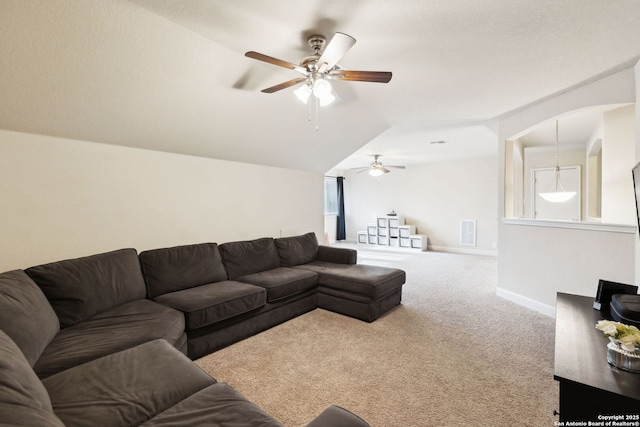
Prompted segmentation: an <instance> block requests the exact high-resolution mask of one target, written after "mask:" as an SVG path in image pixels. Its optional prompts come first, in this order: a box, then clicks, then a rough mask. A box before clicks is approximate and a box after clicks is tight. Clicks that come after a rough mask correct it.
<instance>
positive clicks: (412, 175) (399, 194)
mask: <svg viewBox="0 0 640 427" xmlns="http://www.w3.org/2000/svg"><path fill="white" fill-rule="evenodd" d="M345 176H346V180H345V214H346V217H347V238H348V239H349V240H355V239H356V233H357V232H358V231H364V230H366V226H367V224H371V223H375V218H376V216H377V215H384V214H386V213H388V212H391V211H392V210H395V211H396V213H398V215H401V216H404V217H405V222H406V223H407V224H413V225H416V227H417V232H418V233H420V234H426V235H428V237H429V247H430V249H433V248H435V249H439V250H450V251H461V252H479V253H486V254H495V251H496V249H495V248H494V245H493V243H494V242H496V239H497V218H496V207H497V203H498V195H497V193H496V187H497V185H498V171H497V158H495V157H489V158H479V159H470V160H460V161H450V162H438V163H429V164H424V165H409V166H407V168H406V169H404V170H393V171H392V172H391V173H388V174H385V175H383V176H380V177H378V178H376V177H372V176H370V175H369V174H367V173H361V174H356V173H353V172H347V173H346V175H345ZM461 219H475V220H476V221H477V223H476V229H477V246H462V245H460V237H459V236H460V220H461Z"/></svg>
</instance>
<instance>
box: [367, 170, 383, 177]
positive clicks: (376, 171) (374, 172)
mask: <svg viewBox="0 0 640 427" xmlns="http://www.w3.org/2000/svg"><path fill="white" fill-rule="evenodd" d="M383 173H384V170H382V169H380V168H373V169H371V170H369V175H371V176H380V175H382V174H383Z"/></svg>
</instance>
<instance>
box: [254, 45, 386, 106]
mask: <svg viewBox="0 0 640 427" xmlns="http://www.w3.org/2000/svg"><path fill="white" fill-rule="evenodd" d="M326 41H327V40H326V38H325V37H324V36H322V35H318V34H316V35H312V36H310V37H309V38H308V39H307V43H308V44H309V46H311V48H312V49H313V55H311V56H307V57H306V58H304V59H303V60H302V61H301V62H300V65H296V64H293V63H291V62H287V61H283V60H281V59H277V58H273V57H271V56H267V55H264V54H262V53H258V52H254V51H249V52H247V53H245V56H246V57H248V58H252V59H256V60H258V61H263V62H267V63H269V64H273V65H277V66H279V67H284V68H288V69H290V70H294V71H297V72H298V73H300V74H302V77H298V78H295V79H292V80H288V81H286V82H284V83H280V84H277V85H275V86H271V87H268V88H266V89H262V91H261V92H264V93H273V92H277V91H279V90H282V89H286V88H288V87H291V86H295V85H298V84H301V83H304V86H301V87H300V88H299V89H298V90H296V96H298V98H300V99H301V100H303V101H304V102H307V101H308V99H309V97H310V96H311V94H313V95H314V96H315V97H316V98H318V100H319V101H320V104H321V105H326V104H329V103H331V102H332V101H333V100H334V99H335V97H333V95H331V85H330V84H329V82H328V80H348V81H360V82H375V83H388V82H389V80H391V72H389V71H354V70H344V69H342V68H340V66H339V65H338V61H340V59H342V57H343V56H344V55H345V54H346V53H347V51H348V50H349V49H351V47H352V46H353V45H354V44H355V42H356V39H354V38H353V37H351V36H349V35H347V34H344V33H335V34H334V36H333V37H332V38H331V40H330V41H329V43H328V44H327V43H326ZM325 44H326V48H325Z"/></svg>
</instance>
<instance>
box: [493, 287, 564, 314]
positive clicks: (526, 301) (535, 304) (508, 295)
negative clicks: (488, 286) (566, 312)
mask: <svg viewBox="0 0 640 427" xmlns="http://www.w3.org/2000/svg"><path fill="white" fill-rule="evenodd" d="M496 295H498V296H499V297H501V298H504V299H508V300H509V301H512V302H515V303H516V304H518V305H521V306H523V307H526V308H529V309H531V310H534V311H537V312H538V313H542V314H544V315H545V316H549V317H553V318H555V317H556V308H555V307H553V306H550V305H547V304H543V303H541V302H539V301H536V300H534V299H531V298H528V297H525V296H522V295H520V294H516V293H515V292H511V291H508V290H506V289H502V288H496Z"/></svg>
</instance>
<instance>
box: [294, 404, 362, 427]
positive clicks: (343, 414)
mask: <svg viewBox="0 0 640 427" xmlns="http://www.w3.org/2000/svg"><path fill="white" fill-rule="evenodd" d="M307 427H371V426H370V425H369V424H368V423H367V422H366V421H365V420H363V419H362V418H360V417H359V416H357V415H355V414H354V413H352V412H349V411H347V410H346V409H344V408H341V407H340V406H335V405H331V406H329V407H328V408H327V409H325V410H324V411H322V412H321V413H320V415H318V416H317V417H316V418H315V419H314V420H313V421H311V422H310V423H309V424H307Z"/></svg>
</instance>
